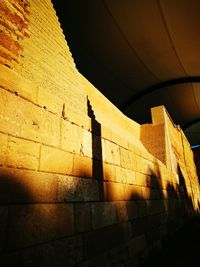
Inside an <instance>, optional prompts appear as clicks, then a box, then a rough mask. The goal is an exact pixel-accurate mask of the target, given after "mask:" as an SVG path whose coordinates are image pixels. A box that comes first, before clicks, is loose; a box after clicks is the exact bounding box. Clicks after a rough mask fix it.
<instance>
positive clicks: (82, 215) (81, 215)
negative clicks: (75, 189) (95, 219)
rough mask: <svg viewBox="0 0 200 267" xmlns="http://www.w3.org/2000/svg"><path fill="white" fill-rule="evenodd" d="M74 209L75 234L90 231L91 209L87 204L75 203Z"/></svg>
mask: <svg viewBox="0 0 200 267" xmlns="http://www.w3.org/2000/svg"><path fill="white" fill-rule="evenodd" d="M74 207H75V215H74V216H75V232H77V233H79V232H86V231H89V230H91V227H92V219H91V207H90V204H89V203H77V204H75V205H74Z"/></svg>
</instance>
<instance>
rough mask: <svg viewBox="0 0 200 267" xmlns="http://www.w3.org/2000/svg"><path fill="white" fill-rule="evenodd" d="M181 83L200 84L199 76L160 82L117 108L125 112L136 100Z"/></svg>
mask: <svg viewBox="0 0 200 267" xmlns="http://www.w3.org/2000/svg"><path fill="white" fill-rule="evenodd" d="M183 83H200V76H194V77H184V78H178V79H173V80H168V81H164V82H160V83H158V84H155V85H152V86H150V87H148V88H146V89H144V90H142V91H141V92H139V93H136V94H135V95H133V96H132V97H130V99H128V100H127V101H126V102H125V103H124V104H122V105H121V106H120V107H119V108H120V109H121V111H125V110H126V109H127V107H128V106H130V105H131V104H133V103H134V102H135V101H137V100H138V99H140V98H142V97H144V96H145V95H148V94H150V93H152V92H154V91H157V90H159V89H161V88H164V87H167V86H172V85H176V84H183Z"/></svg>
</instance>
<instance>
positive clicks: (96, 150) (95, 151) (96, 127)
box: [87, 99, 104, 201]
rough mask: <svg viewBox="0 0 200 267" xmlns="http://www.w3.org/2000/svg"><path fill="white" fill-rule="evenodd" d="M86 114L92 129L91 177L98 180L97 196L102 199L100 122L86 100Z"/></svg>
mask: <svg viewBox="0 0 200 267" xmlns="http://www.w3.org/2000/svg"><path fill="white" fill-rule="evenodd" d="M87 108H88V116H89V117H90V118H91V131H92V177H93V178H96V179H97V180H98V185H99V197H100V200H101V201H103V200H104V182H103V156H102V140H101V124H100V123H99V122H98V121H97V120H96V118H95V115H94V111H93V110H92V106H91V104H90V101H89V99H88V100H87Z"/></svg>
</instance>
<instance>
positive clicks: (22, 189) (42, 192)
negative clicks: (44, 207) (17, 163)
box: [0, 168, 57, 203]
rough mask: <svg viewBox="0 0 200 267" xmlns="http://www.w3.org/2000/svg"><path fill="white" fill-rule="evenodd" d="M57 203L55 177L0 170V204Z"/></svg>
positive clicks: (13, 170)
mask: <svg viewBox="0 0 200 267" xmlns="http://www.w3.org/2000/svg"><path fill="white" fill-rule="evenodd" d="M38 202H57V176H56V175H55V174H49V173H42V172H36V171H30V170H19V169H13V168H0V203H38Z"/></svg>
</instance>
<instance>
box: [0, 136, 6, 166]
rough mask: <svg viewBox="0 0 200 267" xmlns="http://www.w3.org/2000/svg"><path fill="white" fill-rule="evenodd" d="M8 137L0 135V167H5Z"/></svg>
mask: <svg viewBox="0 0 200 267" xmlns="http://www.w3.org/2000/svg"><path fill="white" fill-rule="evenodd" d="M7 145H8V136H7V135H5V134H1V133H0V148H1V149H0V165H5V161H6V156H7Z"/></svg>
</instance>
